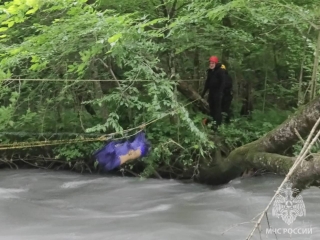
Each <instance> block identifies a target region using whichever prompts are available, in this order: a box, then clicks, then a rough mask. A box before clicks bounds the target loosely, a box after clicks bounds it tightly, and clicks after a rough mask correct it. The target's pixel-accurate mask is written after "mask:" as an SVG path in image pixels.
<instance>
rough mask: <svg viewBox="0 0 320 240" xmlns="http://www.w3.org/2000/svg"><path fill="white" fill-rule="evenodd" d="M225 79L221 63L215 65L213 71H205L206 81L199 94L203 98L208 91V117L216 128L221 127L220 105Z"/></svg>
mask: <svg viewBox="0 0 320 240" xmlns="http://www.w3.org/2000/svg"><path fill="white" fill-rule="evenodd" d="M226 79H227V75H226V72H225V70H224V69H222V68H221V63H217V64H216V66H215V68H214V69H208V70H207V79H206V82H205V86H204V89H203V92H202V94H201V96H202V97H204V95H205V94H206V92H207V91H208V90H209V96H208V103H209V107H210V115H211V117H212V118H213V120H214V121H215V122H216V125H218V126H219V125H221V122H222V115H221V103H222V95H223V90H224V86H225V83H226V81H227V80H226Z"/></svg>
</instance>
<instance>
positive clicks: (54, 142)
mask: <svg viewBox="0 0 320 240" xmlns="http://www.w3.org/2000/svg"><path fill="white" fill-rule="evenodd" d="M198 100H200V98H198V99H196V100H193V101H191V102H189V103H187V104H184V105H182V106H180V107H178V108H177V109H175V110H172V111H169V112H167V113H165V114H163V116H161V117H158V118H156V119H154V120H151V121H149V122H147V123H143V124H141V125H140V126H137V127H133V128H129V129H126V130H124V131H122V132H114V133H109V134H105V135H103V136H100V137H96V138H80V139H69V140H49V141H34V142H16V143H7V144H0V150H9V149H21V148H31V147H44V146H52V145H60V144H71V143H83V142H99V141H100V142H104V141H108V140H110V139H114V140H117V139H122V138H126V137H128V136H124V137H119V138H114V136H115V135H123V134H125V133H129V132H131V131H134V130H137V129H140V130H138V131H137V132H136V133H135V134H137V133H139V132H141V131H142V130H143V128H144V127H145V126H148V125H150V124H152V123H155V122H157V121H159V120H161V119H163V118H165V117H166V116H168V115H169V114H172V113H175V112H176V111H177V110H178V109H180V108H183V107H186V106H188V105H190V104H192V103H194V102H196V101H198ZM135 134H132V135H129V136H133V135H135Z"/></svg>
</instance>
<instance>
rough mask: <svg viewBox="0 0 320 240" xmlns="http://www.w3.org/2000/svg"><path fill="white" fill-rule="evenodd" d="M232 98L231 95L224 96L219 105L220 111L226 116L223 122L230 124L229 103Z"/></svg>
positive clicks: (230, 112)
mask: <svg viewBox="0 0 320 240" xmlns="http://www.w3.org/2000/svg"><path fill="white" fill-rule="evenodd" d="M232 99H233V96H232V95H231V94H228V95H224V96H223V98H222V103H221V111H222V112H223V113H224V114H226V118H225V122H226V123H230V119H231V115H232V111H231V103H232Z"/></svg>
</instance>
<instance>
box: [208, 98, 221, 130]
mask: <svg viewBox="0 0 320 240" xmlns="http://www.w3.org/2000/svg"><path fill="white" fill-rule="evenodd" d="M209 106H210V115H211V117H212V118H213V120H214V121H215V124H214V125H216V126H219V125H221V122H222V115H221V100H220V98H219V97H214V98H212V99H211V100H210V103H209Z"/></svg>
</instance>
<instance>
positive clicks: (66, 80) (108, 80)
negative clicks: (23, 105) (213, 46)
mask: <svg viewBox="0 0 320 240" xmlns="http://www.w3.org/2000/svg"><path fill="white" fill-rule="evenodd" d="M202 80H204V79H202ZM1 81H18V82H19V81H29V82H75V81H78V82H129V81H134V82H153V81H155V80H151V79H123V80H115V79H50V78H49V79H45V78H44V79H41V78H39V79H37V78H34V79H33V78H21V79H19V78H12V79H10V78H8V79H2V80H0V82H1ZM198 81H201V79H182V80H178V82H198Z"/></svg>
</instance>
